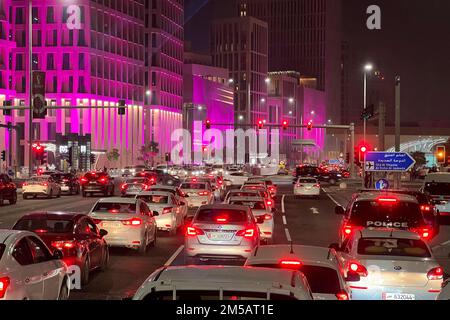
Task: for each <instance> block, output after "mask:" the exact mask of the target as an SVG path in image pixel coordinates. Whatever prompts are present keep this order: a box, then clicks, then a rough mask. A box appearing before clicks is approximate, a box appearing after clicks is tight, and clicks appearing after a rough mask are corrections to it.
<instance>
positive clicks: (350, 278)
mask: <svg viewBox="0 0 450 320" xmlns="http://www.w3.org/2000/svg"><path fill="white" fill-rule="evenodd" d="M345 281H347V282H359V281H361V276H360V275H359V274H358V273H356V272H353V271H349V272H348V273H347V277H346V278H345Z"/></svg>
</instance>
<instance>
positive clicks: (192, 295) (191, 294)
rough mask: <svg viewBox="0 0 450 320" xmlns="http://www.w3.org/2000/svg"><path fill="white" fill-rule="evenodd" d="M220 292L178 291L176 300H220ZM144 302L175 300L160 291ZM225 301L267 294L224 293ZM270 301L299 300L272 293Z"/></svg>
mask: <svg viewBox="0 0 450 320" xmlns="http://www.w3.org/2000/svg"><path fill="white" fill-rule="evenodd" d="M219 299H220V291H218V290H216V291H211V290H178V289H177V291H176V297H175V300H177V301H178V300H187V301H199V300H219ZM144 300H150V301H152V300H157V301H161V300H168V301H170V300H174V299H173V291H158V292H152V293H149V294H148V295H147V296H145V298H144ZM223 300H267V292H245V291H223ZM270 300H288V301H292V300H297V299H295V298H294V297H292V296H289V295H282V294H275V293H270Z"/></svg>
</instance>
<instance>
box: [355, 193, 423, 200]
mask: <svg viewBox="0 0 450 320" xmlns="http://www.w3.org/2000/svg"><path fill="white" fill-rule="evenodd" d="M380 197H387V198H396V199H398V200H399V201H402V202H415V203H417V199H416V197H414V196H412V195H408V194H401V193H394V192H389V191H387V192H363V193H358V194H356V199H355V201H373V200H377V199H378V198H380Z"/></svg>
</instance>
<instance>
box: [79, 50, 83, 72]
mask: <svg viewBox="0 0 450 320" xmlns="http://www.w3.org/2000/svg"><path fill="white" fill-rule="evenodd" d="M78 69H79V70H84V53H80V54H78Z"/></svg>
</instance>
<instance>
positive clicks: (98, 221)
mask: <svg viewBox="0 0 450 320" xmlns="http://www.w3.org/2000/svg"><path fill="white" fill-rule="evenodd" d="M92 221H94V223H95V224H99V223H101V222H102V220H100V219H92Z"/></svg>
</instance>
